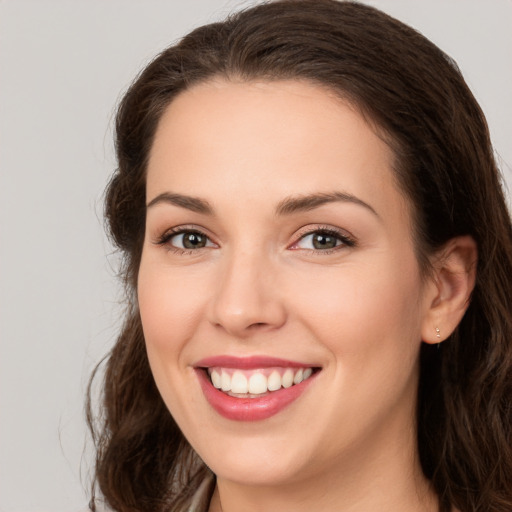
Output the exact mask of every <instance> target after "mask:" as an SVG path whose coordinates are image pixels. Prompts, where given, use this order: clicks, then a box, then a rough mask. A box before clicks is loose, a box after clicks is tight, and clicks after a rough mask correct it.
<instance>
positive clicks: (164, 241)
mask: <svg viewBox="0 0 512 512" xmlns="http://www.w3.org/2000/svg"><path fill="white" fill-rule="evenodd" d="M184 233H194V234H197V235H201V236H204V237H206V239H207V240H210V237H209V236H208V235H206V234H205V233H204V232H203V231H201V230H199V229H197V228H193V227H187V226H179V227H176V228H171V229H169V230H168V231H166V232H165V233H163V234H162V235H161V236H159V237H158V238H157V240H155V244H156V245H162V246H166V247H167V249H168V250H169V251H171V252H174V253H176V254H178V255H183V256H185V255H191V254H196V253H197V252H198V249H181V248H180V247H176V246H174V245H172V244H171V243H170V241H171V239H172V238H174V237H175V236H178V235H181V234H184ZM200 249H204V247H201V248H200Z"/></svg>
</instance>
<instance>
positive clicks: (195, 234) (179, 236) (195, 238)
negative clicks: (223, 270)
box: [168, 231, 214, 250]
mask: <svg viewBox="0 0 512 512" xmlns="http://www.w3.org/2000/svg"><path fill="white" fill-rule="evenodd" d="M168 243H170V244H171V245H172V246H173V247H176V248H177V249H186V250H194V249H202V248H203V247H211V246H213V245H214V244H213V243H212V242H211V241H210V240H209V238H208V237H207V236H206V235H205V234H203V233H200V232H199V231H181V232H180V233H176V234H174V235H172V236H171V237H170V238H168Z"/></svg>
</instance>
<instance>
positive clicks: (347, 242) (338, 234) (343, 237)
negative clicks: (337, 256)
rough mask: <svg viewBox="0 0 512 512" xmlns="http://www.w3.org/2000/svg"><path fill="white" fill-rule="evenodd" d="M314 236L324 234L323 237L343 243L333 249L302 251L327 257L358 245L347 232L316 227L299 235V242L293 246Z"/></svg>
mask: <svg viewBox="0 0 512 512" xmlns="http://www.w3.org/2000/svg"><path fill="white" fill-rule="evenodd" d="M314 234H322V235H327V236H332V237H334V238H336V239H337V240H339V241H340V242H341V243H340V244H339V245H336V246H335V247H333V248H331V249H302V250H305V251H308V252H310V253H313V254H315V255H319V256H325V255H329V254H332V253H334V252H337V251H339V250H341V249H343V248H344V247H355V246H356V245H357V244H356V240H355V239H354V238H353V237H352V236H350V235H348V234H347V233H346V232H345V231H341V230H338V229H335V228H333V227H331V226H315V228H313V229H311V228H309V229H307V231H305V232H303V233H301V234H300V235H299V237H298V239H297V241H296V242H294V243H293V244H292V247H293V246H295V245H297V244H299V243H300V242H301V240H304V239H305V238H306V237H307V236H310V235H314ZM293 250H299V249H293Z"/></svg>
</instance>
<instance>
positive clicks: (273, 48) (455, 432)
mask: <svg viewBox="0 0 512 512" xmlns="http://www.w3.org/2000/svg"><path fill="white" fill-rule="evenodd" d="M219 76H220V77H223V78H225V79H227V80H232V79H236V80H238V81H240V80H242V81H251V80H281V79H300V80H308V81H311V82H313V83H316V84H321V85H322V86H324V87H328V88H329V89H330V90H332V91H334V92H335V93H337V94H338V95H340V96H341V97H343V98H344V99H345V100H348V101H350V102H351V103H352V104H353V105H355V106H356V107H357V108H359V110H360V112H361V113H362V114H363V115H364V116H365V117H366V119H368V120H369V121H370V122H371V123H372V124H373V125H374V126H376V127H377V128H378V129H379V131H380V132H381V133H383V134H384V137H385V139H386V141H387V142H388V144H389V145H390V146H391V148H392V149H393V151H394V154H395V156H396V168H395V171H396V178H397V182H398V183H399V184H400V186H401V188H402V190H403V192H404V194H405V195H406V196H407V197H408V198H409V199H410V201H411V204H412V205H413V209H414V231H415V245H416V251H417V255H418V260H419V262H420V265H421V266H422V268H423V269H424V270H426V271H428V261H429V256H430V255H432V254H433V252H434V251H436V249H439V248H440V247H441V246H443V244H445V243H446V242H447V241H448V240H449V239H451V238H453V237H456V236H459V235H471V236H472V237H473V238H474V240H475V241H476V243H477V245H478V253H479V261H478V266H477V277H476V285H475V288H474V292H473V295H472V299H471V302H470V305H469V308H468V310H467V312H466V314H465V316H464V318H463V319H462V321H461V323H460V325H459V326H458V328H457V329H456V331H455V332H454V333H453V335H452V336H451V337H450V339H449V340H447V341H446V342H445V343H443V344H442V348H441V349H440V350H435V349H434V350H432V347H430V346H427V345H426V344H423V346H422V348H421V354H420V383H419V389H418V405H417V424H418V450H419V454H420V460H421V465H422V468H423V472H424V474H425V475H426V477H427V478H428V479H430V480H431V482H432V485H433V487H434V489H435V490H436V492H437V494H438V496H439V503H440V510H441V511H445V512H448V511H449V510H450V508H451V507H452V506H455V507H457V508H458V509H460V510H461V511H463V512H477V511H478V512H484V511H485V512H510V510H512V448H511V447H512V434H511V423H512V313H511V304H512V225H511V220H510V214H509V212H508V210H507V206H506V201H505V198H504V194H503V190H502V183H501V177H500V173H499V170H498V169H497V165H496V162H495V159H494V156H493V148H492V146H491V142H490V137H489V131H488V127H487V124H486V121H485V118H484V115H483V113H482V111H481V109H480V107H479V105H478V104H477V102H476V100H475V98H474V97H473V95H472V93H471V92H470V90H469V88H468V86H467V85H466V83H465V81H464V79H463V77H462V76H461V74H460V72H459V70H458V68H457V66H456V64H455V63H454V62H453V61H452V59H450V57H448V56H447V55H446V54H444V53H443V52H442V51H441V50H440V49H439V48H437V47H436V46H435V45H434V44H433V43H431V42H430V41H429V40H428V39H426V38H425V37H424V36H422V35H421V34H419V33H418V32H416V31H415V30H413V29H412V28H410V27H408V26H406V25H404V24H403V23H401V22H399V21H397V20H395V19H393V18H391V17H390V16H388V15H386V14H384V13H382V12H381V11H379V10H377V9H375V8H372V7H369V6H366V5H362V4H359V3H356V2H349V1H345V2H338V1H335V0H281V1H275V2H271V3H265V4H261V5H257V6H255V7H252V8H249V9H246V10H244V11H241V12H239V13H236V14H234V15H232V16H230V17H229V18H228V19H227V20H226V21H224V22H221V23H213V24H210V25H206V26H203V27H200V28H198V29H196V30H194V31H193V32H191V33H190V34H188V35H187V36H186V37H184V38H183V39H182V40H181V41H180V42H179V43H177V44H176V45H174V46H171V47H170V48H168V49H166V50H164V51H163V52H162V53H161V54H159V55H158V56H157V57H156V58H155V59H154V60H153V61H152V62H151V63H150V64H149V65H148V66H147V67H146V68H145V69H144V70H143V71H142V73H141V74H140V75H139V76H138V77H137V79H136V80H135V82H134V83H133V84H132V85H131V87H130V88H129V90H128V91H127V93H126V94H125V96H124V98H123V99H122V101H121V103H120V105H119V109H118V113H117V118H116V152H117V161H118V167H117V169H116V171H115V173H114V175H113V177H112V179H111V181H110V183H109V185H108V188H107V192H106V201H105V214H106V219H107V221H108V228H109V231H110V234H111V237H112V240H113V242H114V243H115V244H116V246H117V247H118V248H119V249H120V250H121V252H122V254H123V255H124V264H123V267H122V275H123V277H124V280H125V283H126V287H127V294H128V297H127V298H128V309H127V312H126V318H125V323H124V326H123V328H122V331H121V333H120V335H119V338H118V340H117V343H116V344H115V346H114V348H113V350H112V351H111V353H110V354H109V356H108V358H107V362H106V371H105V374H104V382H103V396H102V404H101V405H102V410H101V414H100V415H99V417H97V418H95V416H94V414H93V411H92V406H91V400H90V394H89V401H88V421H89V425H90V427H91V430H92V432H93V438H94V440H95V443H96V447H97V460H96V484H97V485H94V484H93V498H92V500H91V505H90V506H91V510H95V502H96V499H95V497H94V488H96V487H99V489H100V491H101V494H102V495H103V496H104V499H105V500H106V502H107V504H108V505H109V506H110V507H111V508H112V509H114V510H116V511H118V512H128V511H148V512H149V511H151V512H155V511H164V510H165V511H178V510H184V508H185V507H186V506H187V504H188V503H189V502H190V499H191V495H192V494H193V492H194V490H195V489H196V488H197V486H198V485H199V483H200V482H201V481H203V480H204V479H205V477H206V475H207V473H208V471H209V470H208V469H207V468H206V467H205V465H204V464H203V463H202V461H201V460H200V459H199V457H198V456H197V455H196V454H195V453H194V451H193V449H192V448H191V447H190V445H189V444H188V443H187V441H186V440H185V439H184V437H183V435H182V433H181V432H180V430H179V428H178V427H177V425H176V423H175V422H174V420H173V418H172V416H171V415H170V413H169V411H168V410H167V408H166V407H165V405H164V403H163V401H162V399H161V398H160V396H159V393H158V391H157V388H156V386H155V384H154V381H153V377H152V375H151V371H150V368H149V364H148V360H147V357H146V352H145V345H144V338H143V333H142V326H141V320H140V316H139V312H138V306H137V297H136V282H137V273H138V268H139V263H140V257H141V251H142V243H143V239H144V226H145V174H146V164H147V160H148V154H149V151H150V148H151V145H152V142H153V138H154V135H155V130H156V128H157V125H158V122H159V120H160V117H161V116H162V113H163V112H164V110H165V109H166V107H167V106H168V105H169V103H170V102H171V101H172V100H173V98H174V97H175V96H176V95H177V94H179V93H180V92H181V91H184V90H186V89H187V88H189V87H191V86H193V85H194V84H198V83H200V82H204V81H207V80H209V79H212V78H213V77H219Z"/></svg>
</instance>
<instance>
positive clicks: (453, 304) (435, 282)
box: [421, 236, 478, 344]
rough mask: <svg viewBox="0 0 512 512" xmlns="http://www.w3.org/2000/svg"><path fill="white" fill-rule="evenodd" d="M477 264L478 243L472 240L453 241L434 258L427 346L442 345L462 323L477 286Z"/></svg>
mask: <svg viewBox="0 0 512 512" xmlns="http://www.w3.org/2000/svg"><path fill="white" fill-rule="evenodd" d="M477 261H478V251H477V246H476V242H475V241H474V240H473V238H472V237H470V236H460V237H456V238H452V239H451V240H450V241H449V242H447V243H446V244H445V245H444V247H443V248H442V249H441V250H440V251H439V252H438V253H437V254H436V256H435V257H434V260H433V267H434V271H433V275H432V277H431V278H430V283H429V284H428V285H427V288H428V292H427V294H426V300H427V303H426V307H427V311H426V314H425V316H424V319H423V324H422V331H421V334H422V339H423V341H425V342H426V343H430V344H436V343H440V342H442V341H443V340H445V339H446V338H448V336H450V334H452V332H453V331H454V330H455V328H456V327H457V325H458V324H459V322H460V321H461V320H462V317H463V316H464V313H465V312H466V309H467V307H468V305H469V301H470V298H471V293H472V291H473V288H474V286H475V278H476V266H477Z"/></svg>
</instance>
